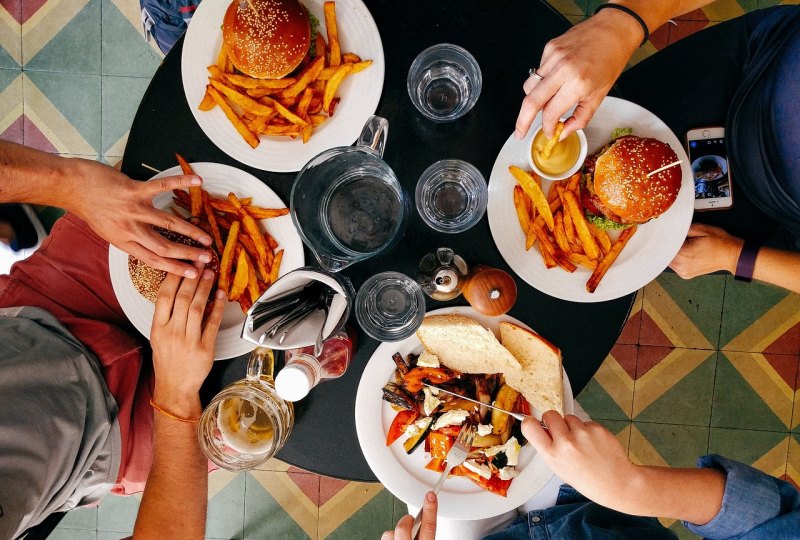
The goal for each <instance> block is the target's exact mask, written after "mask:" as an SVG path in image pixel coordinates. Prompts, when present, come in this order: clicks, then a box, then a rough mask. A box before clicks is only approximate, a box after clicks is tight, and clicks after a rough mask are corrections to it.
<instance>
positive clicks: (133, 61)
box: [102, 2, 161, 77]
mask: <svg viewBox="0 0 800 540" xmlns="http://www.w3.org/2000/svg"><path fill="white" fill-rule="evenodd" d="M160 63H161V56H160V55H159V53H157V52H156V51H155V50H154V49H153V48H152V47H151V46H150V44H149V43H146V42H145V41H144V37H143V36H142V30H141V27H140V26H139V25H135V26H134V25H133V24H131V22H130V21H129V20H128V19H127V18H126V17H125V16H124V15H123V14H122V13H120V11H119V9H118V8H117V7H116V6H115V5H114V4H113V3H112V2H106V3H105V4H104V5H103V44H102V73H103V75H122V76H128V77H152V76H153V73H154V72H155V70H156V68H158V66H159V64H160Z"/></svg>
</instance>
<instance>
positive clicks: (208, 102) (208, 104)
mask: <svg viewBox="0 0 800 540" xmlns="http://www.w3.org/2000/svg"><path fill="white" fill-rule="evenodd" d="M216 106H217V103H216V102H215V101H214V98H213V97H211V94H210V93H209V92H208V89H206V93H205V94H203V100H202V101H201V102H200V105H198V106H197V108H198V109H200V110H201V111H210V110H211V109H213V108H214V107H216Z"/></svg>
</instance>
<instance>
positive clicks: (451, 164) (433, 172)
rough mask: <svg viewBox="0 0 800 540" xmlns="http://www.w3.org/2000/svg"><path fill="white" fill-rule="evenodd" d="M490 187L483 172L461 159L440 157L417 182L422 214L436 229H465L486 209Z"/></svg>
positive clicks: (452, 231)
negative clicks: (441, 158)
mask: <svg viewBox="0 0 800 540" xmlns="http://www.w3.org/2000/svg"><path fill="white" fill-rule="evenodd" d="M488 201H489V190H488V188H487V186H486V180H485V179H484V178H483V175H482V174H481V172H480V171H479V170H478V169H476V168H475V167H474V166H472V165H471V164H469V163H467V162H466V161H462V160H460V159H443V160H441V161H437V162H436V163H434V164H433V165H431V166H430V167H428V168H427V169H425V172H423V173H422V176H420V178H419V182H417V189H416V202H417V210H418V211H419V215H420V217H421V218H422V220H423V221H425V223H427V224H428V225H429V226H430V227H431V228H432V229H435V230H437V231H440V232H445V233H458V232H463V231H466V230H467V229H469V228H470V227H472V226H473V225H475V224H476V223H477V222H478V221H480V219H481V218H482V217H483V214H484V213H486V203H487V202H488Z"/></svg>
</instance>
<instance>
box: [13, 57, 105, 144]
mask: <svg viewBox="0 0 800 540" xmlns="http://www.w3.org/2000/svg"><path fill="white" fill-rule="evenodd" d="M26 76H27V77H28V79H29V80H30V82H31V83H33V84H35V85H36V87H37V88H38V89H39V90H41V92H42V93H44V95H45V96H46V97H47V99H48V100H50V102H51V103H52V104H53V106H55V108H56V109H58V111H59V112H60V113H61V114H62V115H64V117H65V118H66V119H67V120H68V121H69V122H70V123H71V124H72V126H73V127H74V128H75V129H76V130H77V131H78V132H79V133H80V134H81V136H82V137H83V138H84V139H85V140H86V142H87V143H89V144H90V145H91V146H92V148H93V149H94V150H95V151H97V153H98V154H100V151H99V150H100V143H101V128H100V76H99V75H84V74H77V73H55V72H42V71H28V72H26ZM25 84H29V82H28V81H27V80H26V81H25ZM45 122H46V119H45Z"/></svg>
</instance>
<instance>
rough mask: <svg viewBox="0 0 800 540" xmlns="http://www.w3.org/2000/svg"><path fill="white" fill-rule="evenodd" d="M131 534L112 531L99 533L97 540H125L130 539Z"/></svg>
mask: <svg viewBox="0 0 800 540" xmlns="http://www.w3.org/2000/svg"><path fill="white" fill-rule="evenodd" d="M129 536H130V533H119V532H110V531H97V540H123V539H125V538H128V537H129Z"/></svg>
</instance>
